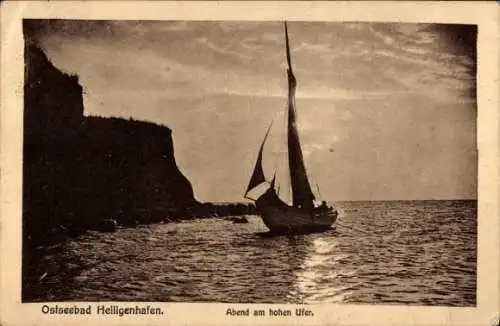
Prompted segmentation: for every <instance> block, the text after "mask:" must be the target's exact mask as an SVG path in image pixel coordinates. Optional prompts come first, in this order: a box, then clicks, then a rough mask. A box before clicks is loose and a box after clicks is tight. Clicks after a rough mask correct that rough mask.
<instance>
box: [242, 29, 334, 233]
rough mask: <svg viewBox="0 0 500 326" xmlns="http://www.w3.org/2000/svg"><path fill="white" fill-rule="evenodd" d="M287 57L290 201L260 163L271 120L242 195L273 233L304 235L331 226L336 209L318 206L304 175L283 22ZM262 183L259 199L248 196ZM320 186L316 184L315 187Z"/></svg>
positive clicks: (291, 75) (293, 87)
mask: <svg viewBox="0 0 500 326" xmlns="http://www.w3.org/2000/svg"><path fill="white" fill-rule="evenodd" d="M285 37H286V58H287V63H288V69H287V75H288V106H287V151H288V169H289V176H290V185H289V186H290V187H291V194H292V200H293V202H292V204H291V205H289V204H287V203H285V202H284V201H283V200H281V199H280V197H279V188H278V191H277V190H276V171H275V172H274V176H273V177H272V179H271V180H270V181H269V180H266V178H265V176H264V170H263V166H262V157H263V150H264V145H265V143H266V141H267V138H268V135H269V131H270V130H271V126H272V124H273V123H272V122H271V124H270V126H269V128H268V129H267V132H266V134H265V136H264V140H263V141H262V143H261V146H260V150H259V153H258V156H257V162H256V164H255V168H254V170H253V173H252V176H251V178H250V181H249V184H248V187H247V191H246V193H245V198H247V199H251V200H254V201H255V206H256V210H257V213H258V214H259V215H260V216H261V217H262V220H263V221H264V224H265V225H266V226H267V227H268V228H269V230H270V232H271V233H273V234H303V233H311V232H322V231H325V230H328V229H330V228H331V226H332V224H333V223H334V222H335V220H336V219H337V215H338V212H337V210H336V209H335V208H333V207H331V206H328V205H327V204H326V202H324V201H323V202H322V203H321V204H320V205H318V203H317V201H316V197H315V195H314V194H313V191H312V189H311V185H310V182H309V178H308V175H307V171H306V167H305V163H304V158H303V154H302V148H301V144H300V140H299V133H298V130H297V116H296V107H295V90H296V87H297V81H296V79H295V76H294V74H293V70H292V63H291V57H290V45H289V40H288V28H287V24H286V22H285ZM262 184H268V188H267V190H266V191H265V192H264V193H263V194H262V195H260V196H259V197H258V198H255V199H254V198H251V197H249V196H248V194H249V192H250V191H251V190H253V189H255V188H256V187H257V186H260V185H262ZM318 189H319V187H318Z"/></svg>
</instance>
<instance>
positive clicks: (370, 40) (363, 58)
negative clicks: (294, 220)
mask: <svg viewBox="0 0 500 326" xmlns="http://www.w3.org/2000/svg"><path fill="white" fill-rule="evenodd" d="M34 25H36V26H38V28H39V30H38V39H39V42H40V43H41V45H42V46H43V48H44V49H45V51H46V53H47V54H48V56H49V58H50V59H51V60H52V62H53V63H54V64H55V65H56V66H57V67H58V68H60V69H61V70H64V71H68V72H71V73H75V74H78V75H79V77H80V83H81V84H82V86H83V87H84V89H85V95H84V105H85V114H86V115H99V116H119V117H125V118H129V117H133V118H135V119H139V120H146V121H152V122H156V123H160V124H164V125H166V126H168V127H170V128H171V129H172V131H173V132H172V135H173V141H174V148H175V157H176V160H177V164H178V166H179V168H180V169H181V171H182V172H183V173H184V174H185V175H186V176H187V177H188V179H189V180H190V181H191V183H192V185H193V188H194V191H195V196H196V198H197V199H198V200H200V201H241V200H242V195H243V192H244V190H245V188H246V186H247V182H248V180H249V177H250V175H251V172H252V169H253V166H254V164H255V158H256V154H257V150H258V148H259V146H260V142H261V141H262V138H263V136H264V133H265V130H266V128H267V126H268V125H269V122H270V121H271V119H272V118H273V116H274V115H275V114H276V112H277V111H280V110H283V109H284V108H285V106H286V96H287V93H286V92H287V84H286V71H285V69H286V60H285V53H284V42H285V40H284V31H283V24H282V23H280V22H190V21H164V22H162V21H147V22H145V21H143V22H139V21H90V22H89V21H37V22H36V23H35V24H34ZM475 33H476V28H475V27H474V26H463V25H462V26H459V25H454V26H451V25H429V24H392V23H391V24H385V23H376V24H372V23H334V22H331V23H323V22H290V23H289V35H290V42H291V49H292V61H293V65H294V71H295V75H296V77H297V81H298V89H297V99H296V104H297V110H298V116H299V130H300V135H301V141H302V144H303V148H304V155H305V158H306V165H307V167H308V170H309V172H310V174H311V175H312V176H313V178H314V181H315V182H316V183H318V184H319V186H320V188H321V193H322V197H323V198H324V199H326V200H334V201H335V200H392V199H459V198H476V187H477V177H476V176H477V152H476V111H477V109H476V98H475V97H476V95H475V84H476V77H475V73H476V72H475V71H476V70H475V69H476V68H475V67H476V64H475V60H476V58H475V46H476V45H475ZM278 120H279V119H278ZM278 125H279V124H278ZM270 173H272V172H270Z"/></svg>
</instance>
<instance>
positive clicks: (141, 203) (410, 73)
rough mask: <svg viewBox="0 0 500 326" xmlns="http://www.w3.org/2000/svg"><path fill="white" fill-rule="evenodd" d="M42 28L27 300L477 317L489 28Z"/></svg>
mask: <svg viewBox="0 0 500 326" xmlns="http://www.w3.org/2000/svg"><path fill="white" fill-rule="evenodd" d="M23 28H24V37H25V44H26V47H25V54H24V58H25V69H26V70H25V74H26V75H25V76H26V80H25V86H24V87H25V94H24V100H25V101H24V144H23V145H24V148H23V149H24V153H23V154H24V155H23V157H24V160H23V163H24V165H23V179H24V184H23V301H67V300H75V301H100V300H130V301H140V300H144V301H188V302H197V301H202V302H203V301H214V302H238V303H369V304H377V303H390V304H418V305H446V306H474V305H475V304H476V248H477V229H476V225H477V210H476V208H477V205H476V198H477V193H476V188H477V146H476V111H477V105H476V34H477V27H476V26H471V25H450V24H405V23H369V22H363V23H359V22H356V23H342V22H340V23H339V22H333V23H332V22H291V23H287V22H286V21H283V22H280V21H277V22H236V21H231V22H229V21H202V22H198V21H90V20H57V19H50V20H31V19H26V20H24V21H23Z"/></svg>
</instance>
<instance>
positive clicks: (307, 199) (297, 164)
mask: <svg viewBox="0 0 500 326" xmlns="http://www.w3.org/2000/svg"><path fill="white" fill-rule="evenodd" d="M285 36H286V58H287V62H288V70H287V73H288V164H289V168H290V180H291V184H292V198H293V206H294V207H302V208H313V207H314V203H313V200H314V199H315V197H314V194H313V192H312V190H311V185H310V184H309V180H308V178H307V172H306V167H305V164H304V157H303V155H302V149H301V147H300V140H299V133H298V130H297V114H296V110H295V89H296V87H297V81H296V79H295V76H294V75H293V71H292V62H291V58H290V46H289V42H288V29H287V25H286V22H285Z"/></svg>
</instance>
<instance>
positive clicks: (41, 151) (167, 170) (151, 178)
mask: <svg viewBox="0 0 500 326" xmlns="http://www.w3.org/2000/svg"><path fill="white" fill-rule="evenodd" d="M25 64H26V65H25V67H26V69H25V88H24V103H25V104H24V158H23V160H24V162H23V239H24V241H23V243H24V244H25V245H35V244H38V243H45V242H48V241H50V240H51V239H52V238H53V237H56V236H57V235H61V234H62V235H66V234H69V235H72V234H78V233H80V232H82V231H84V230H86V229H92V228H95V229H99V228H100V227H101V226H102V223H103V221H105V220H107V219H113V220H115V221H117V222H118V224H122V225H134V224H137V223H148V222H157V221H160V220H162V219H165V218H169V219H179V218H184V217H191V216H193V215H199V214H202V213H203V205H201V204H199V203H198V202H197V201H196V200H195V199H194V197H193V190H192V187H191V184H190V183H189V181H188V180H187V179H186V178H185V177H184V176H183V175H182V173H181V172H180V171H179V169H178V167H177V165H176V162H175V158H174V150H173V143H172V134H171V130H170V129H169V128H167V127H165V126H160V125H156V124H153V123H147V122H140V121H134V120H125V119H119V118H101V117H84V115H83V98H82V86H81V85H80V84H79V81H78V77H76V76H71V75H68V74H65V73H63V72H61V71H60V70H58V69H57V68H56V67H55V66H54V65H53V64H52V63H51V62H50V61H49V59H48V58H47V56H46V55H45V54H44V53H43V52H42V51H41V50H40V49H39V48H38V47H37V46H36V45H34V44H33V43H32V42H31V41H30V39H29V38H27V39H26V44H25Z"/></svg>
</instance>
